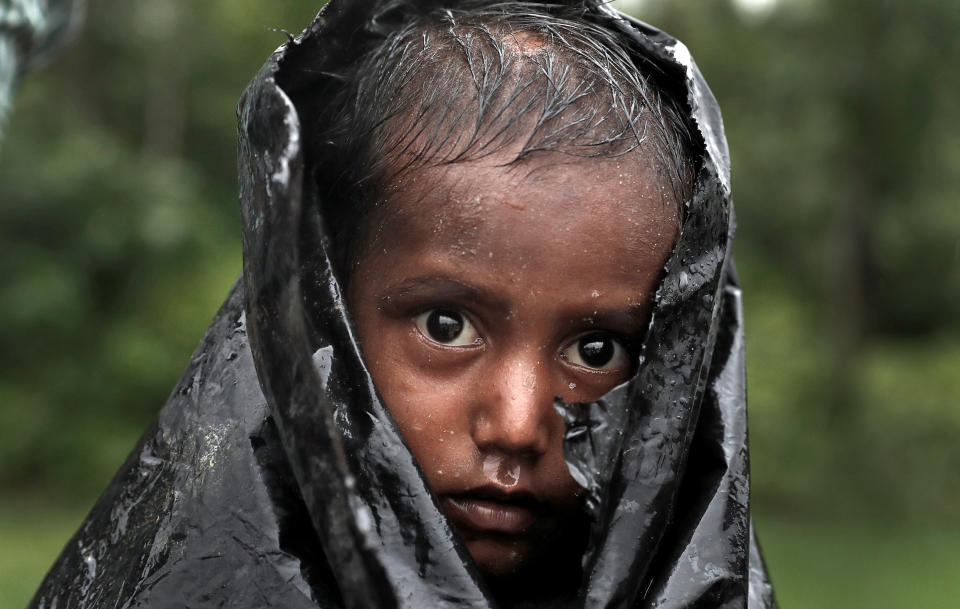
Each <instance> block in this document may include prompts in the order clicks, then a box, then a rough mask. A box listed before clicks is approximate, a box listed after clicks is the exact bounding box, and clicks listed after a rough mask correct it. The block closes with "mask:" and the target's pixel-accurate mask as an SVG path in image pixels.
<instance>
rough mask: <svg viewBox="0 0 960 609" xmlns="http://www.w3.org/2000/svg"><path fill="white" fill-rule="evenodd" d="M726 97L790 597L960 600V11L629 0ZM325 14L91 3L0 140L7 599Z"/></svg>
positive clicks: (124, 447)
mask: <svg viewBox="0 0 960 609" xmlns="http://www.w3.org/2000/svg"><path fill="white" fill-rule="evenodd" d="M618 4H619V6H620V7H621V8H623V9H625V10H627V11H629V12H632V13H633V14H635V15H637V16H638V17H640V18H641V19H643V20H646V21H649V22H651V23H655V24H657V25H659V26H661V27H663V28H664V29H666V30H667V31H669V32H671V33H673V34H674V35H676V36H678V37H680V38H681V39H682V40H684V41H686V43H687V44H688V46H689V47H690V49H691V51H692V52H693V55H694V57H696V58H697V60H698V62H699V65H700V67H701V69H702V71H703V72H704V74H705V75H706V77H707V79H708V81H709V82H710V83H711V86H712V87H713V90H714V93H715V94H716V96H717V98H718V99H719V101H720V104H721V106H722V108H723V110H724V116H725V119H726V125H727V134H728V137H729V140H730V146H731V149H732V155H733V176H734V195H735V200H736V205H737V212H738V219H739V232H738V236H737V244H736V250H735V251H736V256H737V262H738V266H739V271H740V274H741V282H742V284H743V287H744V293H745V307H746V319H747V331H748V338H747V357H748V368H749V372H748V374H749V391H750V405H751V418H750V424H751V442H752V454H753V500H754V503H753V505H754V514H755V518H756V520H757V523H758V529H759V533H760V536H761V543H762V544H763V546H764V549H765V551H766V555H767V560H768V566H769V568H770V570H771V573H772V576H773V580H774V584H775V586H776V589H777V593H778V597H779V600H780V603H781V605H782V606H783V607H785V608H795V609H800V608H822V607H891V608H892V607H904V608H906V607H910V608H916V607H924V608H957V607H960V560H958V559H957V554H958V550H960V441H958V440H960V434H958V431H960V408H958V407H957V398H958V397H960V341H958V340H957V339H958V337H960V322H958V318H960V298H958V296H960V272H958V267H960V204H958V201H957V197H958V193H960V91H958V88H960V79H958V78H957V76H956V70H957V66H958V65H960V52H958V51H960V36H957V33H958V32H960V3H958V2H957V1H956V0H915V1H913V2H907V1H905V0H900V1H894V0H890V1H881V0H779V1H778V0H765V1H764V0H750V1H748V0H738V1H733V0H645V1H633V2H627V1H623V2H620V3H618ZM317 8H318V3H316V2H307V1H306V0H270V1H266V0H205V1H204V2H195V1H189V0H93V1H92V2H90V4H89V6H88V15H87V24H86V26H85V28H84V30H83V31H82V33H81V35H80V38H79V39H78V40H76V41H75V43H74V44H73V45H72V46H70V47H69V48H68V49H67V50H66V52H65V53H63V54H62V55H61V56H60V57H58V58H57V59H56V60H55V61H54V62H52V63H51V64H50V65H48V66H47V67H46V68H45V69H42V70H39V71H37V72H34V73H32V74H31V75H30V76H29V77H28V78H27V79H26V80H25V82H23V84H22V86H21V88H20V91H19V95H18V98H17V102H16V105H15V108H14V111H13V114H12V116H11V120H10V123H9V125H8V126H7V128H6V134H5V141H4V142H3V144H2V147H0V239H2V247H3V255H2V257H0V275H2V281H0V318H2V319H3V323H2V324H0V341H2V350H0V361H2V366H0V404H2V409H0V608H3V609H5V608H8V607H9V608H19V607H22V606H24V605H25V604H26V602H27V601H28V599H29V598H30V596H31V594H32V592H33V590H34V589H35V588H36V587H37V585H38V584H39V583H40V579H41V578H42V576H43V574H44V572H45V571H46V569H47V568H48V567H49V566H50V564H51V563H52V562H53V560H54V558H55V557H56V555H57V553H58V552H59V551H60V549H61V548H62V547H63V545H64V544H65V543H66V541H67V539H68V538H69V536H70V535H71V534H72V532H73V530H74V529H75V528H76V527H77V525H78V524H79V523H80V521H81V519H82V518H83V516H84V515H85V513H86V511H87V510H89V509H90V507H91V506H92V504H93V501H94V500H95V499H96V497H97V496H98V494H99V493H100V492H101V491H102V490H103V489H104V487H105V486H106V485H107V483H108V482H109V480H110V478H111V476H112V474H113V472H114V471H115V470H116V468H117V467H118V466H119V465H120V463H121V462H122V461H123V459H124V457H125V456H126V453H127V452H128V451H129V450H130V449H131V448H132V446H133V444H134V442H135V440H136V439H137V437H138V436H139V434H140V433H141V432H142V431H143V430H144V429H145V428H146V426H147V425H148V424H149V422H150V420H151V419H152V418H153V417H154V416H155V414H156V412H157V410H158V409H159V407H160V406H162V405H163V403H164V401H165V399H166V396H167V394H168V392H169V391H170V389H171V388H172V387H173V385H174V383H175V382H176V380H177V378H178V376H179V374H180V373H181V371H182V370H183V368H184V367H185V365H186V363H187V360H188V358H189V355H190V353H191V351H192V350H193V348H194V346H195V345H196V343H197V342H198V341H199V339H200V337H201V336H202V335H203V332H204V329H205V326H206V324H207V323H209V321H210V319H211V318H212V316H213V313H214V312H215V311H216V309H217V307H218V305H219V304H220V302H221V301H222V299H223V298H224V296H225V295H226V292H227V289H228V288H229V286H230V285H231V284H232V282H233V281H234V279H235V278H236V277H237V276H238V275H239V272H240V266H241V258H240V240H239V209H238V204H237V196H236V176H235V173H236V170H235V146H236V143H235V118H234V107H235V104H236V102H237V99H238V98H239V96H240V93H241V91H242V90H243V88H244V86H245V84H246V82H247V81H248V80H249V79H250V78H251V77H252V76H253V74H254V73H255V71H256V70H257V69H258V67H259V66H260V64H261V63H262V62H263V61H264V59H265V58H266V57H267V56H268V55H269V53H270V52H271V51H272V50H273V49H274V48H275V47H276V46H278V45H279V44H281V43H282V42H283V41H284V40H285V34H284V33H282V32H280V31H279V30H277V29H275V28H281V29H285V30H289V31H291V32H298V31H299V30H300V29H301V28H302V27H303V26H305V25H306V24H307V23H308V22H309V20H310V19H311V18H312V16H313V15H314V13H315V12H316V10H317Z"/></svg>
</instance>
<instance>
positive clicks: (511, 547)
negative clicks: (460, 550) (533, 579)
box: [466, 539, 530, 577]
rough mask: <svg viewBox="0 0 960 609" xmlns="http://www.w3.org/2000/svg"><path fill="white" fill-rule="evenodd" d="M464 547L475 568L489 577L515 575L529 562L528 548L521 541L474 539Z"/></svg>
mask: <svg viewBox="0 0 960 609" xmlns="http://www.w3.org/2000/svg"><path fill="white" fill-rule="evenodd" d="M466 546H467V551H468V552H470V556H471V558H473V562H474V563H476V565H477V568H479V569H480V572H481V573H483V574H484V575H486V576H489V577H506V576H510V575H514V574H517V573H519V572H521V571H523V570H525V569H526V567H527V566H528V564H529V562H530V561H529V556H530V546H529V544H528V543H527V542H525V541H522V540H502V539H474V540H472V541H468V542H467V543H466Z"/></svg>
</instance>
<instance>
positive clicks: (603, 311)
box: [580, 302, 653, 333]
mask: <svg viewBox="0 0 960 609" xmlns="http://www.w3.org/2000/svg"><path fill="white" fill-rule="evenodd" d="M652 308H653V303H646V302H644V303H633V304H630V305H628V306H627V307H625V308H620V307H597V308H596V309H594V310H593V312H591V313H590V314H588V315H581V316H580V319H581V320H582V321H588V322H590V323H591V324H592V325H597V326H600V327H603V328H605V329H611V330H617V331H621V332H625V333H639V332H645V331H646V329H647V325H648V323H649V319H650V311H651V309H652Z"/></svg>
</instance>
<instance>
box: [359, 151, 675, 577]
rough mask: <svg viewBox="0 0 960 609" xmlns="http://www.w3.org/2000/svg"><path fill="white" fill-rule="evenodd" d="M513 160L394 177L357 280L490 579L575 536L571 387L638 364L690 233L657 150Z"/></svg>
mask: <svg viewBox="0 0 960 609" xmlns="http://www.w3.org/2000/svg"><path fill="white" fill-rule="evenodd" d="M506 160H507V157H506V156H504V155H502V154H499V155H494V156H492V157H489V158H486V159H482V160H478V161H470V162H465V163H458V164H454V165H449V166H445V167H428V168H422V169H416V170H412V171H410V172H408V173H407V174H406V175H404V176H403V177H402V178H400V179H397V180H395V181H394V182H393V183H392V184H391V185H390V187H389V188H388V194H387V199H386V205H384V206H383V208H382V209H384V210H386V211H382V212H379V213H378V214H376V215H375V217H374V218H373V219H372V220H371V223H372V228H371V236H370V237H369V239H368V242H367V246H366V247H365V248H364V250H363V251H362V252H361V254H360V256H359V258H358V261H357V265H356V266H355V268H354V271H353V273H352V277H351V280H350V283H349V288H348V301H349V304H350V308H351V311H352V313H353V315H354V321H355V324H356V328H357V332H358V334H359V338H360V343H361V345H362V349H363V353H364V357H365V359H366V362H367V365H368V366H369V369H370V372H371V374H372V376H373V380H374V382H375V383H376V385H377V388H378V389H379V391H380V393H381V395H382V396H383V399H384V401H385V403H386V405H387V407H388V408H389V409H390V412H391V413H392V415H393V417H394V418H395V419H396V421H397V424H398V425H399V427H400V430H401V432H402V434H403V437H404V439H405V440H406V442H407V444H408V445H409V447H410V450H411V451H412V453H413V455H414V457H415V458H416V459H417V461H418V463H419V464H420V466H421V468H422V469H423V472H424V474H425V476H426V479H427V482H428V483H429V485H430V487H431V488H432V490H433V491H434V493H435V494H436V495H437V497H438V499H439V501H440V506H441V508H442V509H443V512H444V513H445V514H446V516H447V518H448V519H449V521H450V523H451V525H452V526H453V528H454V530H455V531H456V532H457V534H458V535H459V536H460V538H461V539H462V540H463V542H464V543H465V545H466V548H467V550H468V551H469V552H470V555H471V556H472V557H473V559H474V561H475V562H476V564H477V565H478V567H479V568H480V569H481V571H483V572H484V573H486V574H488V575H491V576H503V575H508V574H511V573H520V572H523V571H525V570H526V569H528V568H529V567H531V566H532V565H534V564H536V563H538V562H542V561H543V560H544V559H545V558H546V557H547V556H548V555H553V554H556V552H557V550H558V548H559V549H560V550H561V552H562V549H563V544H564V543H569V541H567V542H565V539H566V540H569V539H570V527H571V526H572V523H573V522H575V521H577V519H578V518H579V516H578V513H579V512H580V509H579V508H580V504H581V502H582V492H581V489H580V487H579V486H578V485H577V484H576V482H575V481H574V480H573V478H572V477H571V476H570V473H569V471H568V470H567V466H566V463H565V461H564V458H563V434H564V424H563V422H562V420H561V419H560V416H559V415H558V414H557V413H556V411H555V410H554V408H553V403H554V397H555V396H560V397H562V398H563V399H564V400H566V401H568V402H585V401H591V400H594V399H597V398H599V397H600V396H602V395H603V394H605V393H607V392H608V391H609V390H610V389H612V388H613V387H615V386H616V385H618V384H620V383H623V382H624V381H626V380H627V379H628V378H629V377H630V376H631V374H632V373H633V372H634V363H635V359H636V355H637V351H636V350H637V348H638V347H639V341H640V340H641V339H642V336H643V333H644V330H645V328H646V324H647V321H648V317H649V310H650V304H651V301H652V298H653V294H654V292H655V291H656V288H657V285H658V283H659V280H660V277H661V274H662V269H663V265H664V262H665V261H666V259H667V257H668V256H669V254H670V251H671V248H672V245H673V242H674V240H675V238H676V235H677V231H678V218H677V211H676V209H677V208H676V203H675V202H674V201H673V199H672V198H671V197H670V196H669V195H667V194H665V193H666V192H668V191H665V190H664V189H662V188H661V182H662V181H663V180H660V179H657V176H656V174H655V172H654V170H653V169H651V167H650V163H648V162H647V160H648V159H647V157H646V156H645V153H642V152H633V153H631V154H629V155H626V156H624V157H621V158H620V159H617V160H602V161H601V160H582V159H578V160H576V162H571V159H570V157H564V156H559V155H541V156H540V157H539V158H537V159H535V160H531V161H524V162H522V163H519V164H513V165H509V166H503V165H502V164H503V163H504V162H505V161H506Z"/></svg>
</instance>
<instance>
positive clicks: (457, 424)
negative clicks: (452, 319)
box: [358, 319, 476, 491]
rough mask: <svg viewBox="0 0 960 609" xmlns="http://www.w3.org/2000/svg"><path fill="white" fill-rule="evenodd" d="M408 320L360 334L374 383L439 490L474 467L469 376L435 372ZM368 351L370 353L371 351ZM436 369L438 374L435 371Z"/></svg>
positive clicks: (360, 326)
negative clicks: (443, 480) (448, 479)
mask: <svg viewBox="0 0 960 609" xmlns="http://www.w3.org/2000/svg"><path fill="white" fill-rule="evenodd" d="M413 332H414V331H413V330H411V329H410V327H409V324H399V323H394V322H393V321H391V320H381V323H376V324H371V325H367V324H365V323H363V322H362V321H361V319H358V333H359V334H360V338H361V341H362V343H361V344H362V349H363V352H364V356H365V358H367V365H368V367H369V370H370V374H371V376H372V377H373V382H374V384H375V385H376V386H377V389H378V391H379V392H380V395H381V397H382V398H383V401H384V404H385V405H386V406H387V408H388V409H389V410H390V414H391V415H392V416H393V418H394V420H395V421H396V422H397V426H398V427H399V428H400V432H401V434H402V435H403V438H404V440H405V441H406V443H407V445H408V446H409V448H410V451H411V452H412V453H413V456H414V458H415V459H416V460H417V462H418V463H419V464H420V467H421V468H422V469H423V471H424V473H425V474H426V476H427V479H428V481H429V482H430V485H431V486H432V487H433V488H434V490H435V491H437V490H438V486H440V477H444V478H446V477H448V476H452V477H459V475H460V474H462V473H465V472H466V471H468V470H469V469H470V467H471V466H472V464H473V462H474V460H475V454H476V449H475V447H474V446H473V442H472V439H471V434H470V416H469V407H468V406H469V395H470V393H471V390H470V386H469V381H468V380H467V379H464V378H449V377H446V376H445V375H438V374H436V370H433V369H432V366H431V362H430V361H429V359H430V358H429V356H428V355H425V354H424V349H423V346H422V345H420V344H419V343H420V340H418V338H417V337H416V336H415V335H414V334H413ZM368 354H369V356H368ZM431 372H434V374H431Z"/></svg>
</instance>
